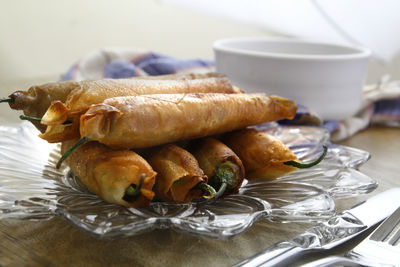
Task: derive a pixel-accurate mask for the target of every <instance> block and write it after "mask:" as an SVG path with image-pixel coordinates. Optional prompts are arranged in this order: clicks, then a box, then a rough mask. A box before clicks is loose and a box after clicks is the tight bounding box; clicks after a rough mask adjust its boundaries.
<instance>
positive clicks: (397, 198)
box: [234, 187, 400, 267]
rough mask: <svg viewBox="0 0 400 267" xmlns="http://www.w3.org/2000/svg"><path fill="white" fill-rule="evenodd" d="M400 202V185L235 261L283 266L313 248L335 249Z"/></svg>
mask: <svg viewBox="0 0 400 267" xmlns="http://www.w3.org/2000/svg"><path fill="white" fill-rule="evenodd" d="M399 205H400V187H396V188H393V189H390V190H387V191H385V192H383V193H380V194H378V195H376V196H373V197H371V198H370V199H368V200H366V201H363V202H361V203H359V204H357V205H355V206H354V207H352V208H351V209H349V210H346V211H344V212H341V213H340V214H338V215H336V216H334V217H332V218H331V219H330V220H328V221H327V222H324V223H319V224H317V225H315V226H314V227H312V228H310V229H308V230H307V231H306V232H304V233H302V234H300V235H298V236H296V237H294V238H293V239H291V240H289V241H285V242H279V243H277V244H275V245H273V246H272V247H270V248H268V249H267V250H264V251H262V252H260V253H258V254H256V255H254V256H252V257H250V258H248V259H246V260H244V261H242V262H240V263H238V264H236V265H234V266H235V267H239V266H252V267H253V266H281V265H285V264H288V263H289V262H293V260H294V259H296V258H298V257H299V256H301V255H304V254H306V253H310V252H317V251H325V250H329V249H332V248H334V247H336V246H338V245H340V244H342V243H344V242H346V241H348V240H350V239H352V238H353V237H356V236H357V235H359V234H361V233H363V232H364V231H366V230H367V229H368V228H370V227H372V226H374V225H376V224H377V223H378V222H380V221H382V220H384V219H385V218H386V217H388V216H389V215H390V214H391V213H393V212H394V211H395V210H396V209H397V208H398V207H399Z"/></svg>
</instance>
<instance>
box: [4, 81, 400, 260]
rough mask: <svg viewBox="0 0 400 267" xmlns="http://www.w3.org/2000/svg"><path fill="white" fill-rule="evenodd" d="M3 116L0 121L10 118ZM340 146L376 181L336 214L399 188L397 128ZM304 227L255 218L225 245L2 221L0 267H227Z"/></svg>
mask: <svg viewBox="0 0 400 267" xmlns="http://www.w3.org/2000/svg"><path fill="white" fill-rule="evenodd" d="M1 86H2V85H1V84H0V88H1ZM11 87H12V86H11ZM3 89H6V88H4V85H3ZM7 89H10V86H8V85H7ZM11 89H13V88H11ZM14 89H16V88H14ZM3 110H4V108H1V109H0V111H3ZM5 112H6V113H1V114H3V118H1V120H0V121H8V120H10V119H9V117H8V115H7V112H8V111H5ZM4 114H6V115H4ZM341 144H344V145H348V146H352V147H356V148H360V149H364V150H367V151H369V152H370V153H371V155H372V157H371V159H370V160H369V161H368V162H367V163H366V164H364V165H363V166H362V167H361V171H362V172H363V173H365V174H366V175H368V176H370V177H373V178H374V179H375V180H377V181H378V183H379V187H378V189H376V190H375V191H374V192H372V193H370V194H367V195H362V196H359V197H354V198H349V199H342V200H339V201H337V208H338V210H342V209H345V208H348V207H350V206H352V205H353V204H355V203H357V202H360V201H361V200H363V199H366V198H368V197H370V196H372V195H374V194H377V193H379V192H382V191H384V190H386V189H389V188H392V187H400V175H399V173H400V161H399V159H400V156H399V151H400V129H396V128H384V127H382V128H380V127H371V128H368V129H367V130H364V131H362V132H360V133H358V134H356V135H355V136H353V137H351V138H349V139H348V140H345V141H343V142H341ZM310 226H311V225H310V224H296V223H288V224H279V223H270V222H268V221H265V220H261V221H258V222H257V223H255V224H254V225H253V226H252V227H251V228H250V229H249V230H248V231H246V232H244V233H242V234H240V235H238V236H237V237H234V238H233V239H231V240H229V241H220V240H214V239H210V238H203V237H197V236H193V235H188V234H183V233H179V232H175V231H173V230H154V231H151V232H148V233H145V234H141V235H138V236H133V237H129V238H119V239H114V240H101V239H98V238H96V237H93V236H92V235H89V234H88V233H86V232H84V231H83V230H80V229H78V228H77V227H76V226H74V225H72V224H71V223H70V222H69V221H67V220H66V219H64V218H62V217H54V218H52V219H49V220H46V221H27V220H15V219H7V220H1V221H0V266H71V265H73V266H114V265H115V266H121V265H129V266H231V265H232V264H235V263H237V262H240V261H242V260H244V259H246V258H247V257H249V256H251V255H253V254H255V253H257V252H259V251H261V250H263V249H266V248H268V247H269V246H271V245H272V244H274V243H276V242H278V241H282V240H286V239H289V238H291V237H294V236H295V235H297V234H299V233H301V232H302V231H304V230H305V229H307V228H309V227H310Z"/></svg>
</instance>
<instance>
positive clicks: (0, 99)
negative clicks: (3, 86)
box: [0, 97, 15, 103]
mask: <svg viewBox="0 0 400 267" xmlns="http://www.w3.org/2000/svg"><path fill="white" fill-rule="evenodd" d="M3 102H8V103H14V102H15V99H14V98H12V97H8V98H0V103H3Z"/></svg>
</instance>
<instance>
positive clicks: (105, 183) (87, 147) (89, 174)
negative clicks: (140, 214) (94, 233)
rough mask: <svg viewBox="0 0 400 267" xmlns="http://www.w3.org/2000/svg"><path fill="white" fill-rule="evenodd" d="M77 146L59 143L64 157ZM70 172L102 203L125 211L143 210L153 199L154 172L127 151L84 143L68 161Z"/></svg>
mask: <svg viewBox="0 0 400 267" xmlns="http://www.w3.org/2000/svg"><path fill="white" fill-rule="evenodd" d="M75 143H76V140H70V141H66V142H63V143H62V148H61V151H62V153H64V152H65V151H66V150H67V149H68V148H70V147H71V146H72V145H73V144H75ZM67 163H68V165H69V167H70V168H71V171H72V172H73V173H74V174H75V176H77V177H78V178H79V179H80V180H81V181H82V183H83V184H85V185H86V187H87V188H88V189H89V190H90V191H91V192H93V193H95V194H97V195H98V196H99V197H101V198H102V199H103V200H105V201H107V202H110V203H115V204H119V205H123V206H126V207H134V208H138V207H146V206H148V205H149V203H150V201H151V200H152V199H153V197H154V192H153V191H152V188H153V186H154V183H155V177H156V172H155V171H153V169H152V168H151V166H150V165H149V164H148V163H147V161H146V160H144V159H143V158H142V157H141V156H139V155H138V154H136V153H135V152H133V151H130V150H113V149H110V148H108V147H107V146H105V145H102V144H100V143H97V142H90V143H86V144H84V145H83V146H81V147H79V148H78V149H77V150H75V151H74V152H73V153H72V154H71V155H70V157H69V158H68V159H67Z"/></svg>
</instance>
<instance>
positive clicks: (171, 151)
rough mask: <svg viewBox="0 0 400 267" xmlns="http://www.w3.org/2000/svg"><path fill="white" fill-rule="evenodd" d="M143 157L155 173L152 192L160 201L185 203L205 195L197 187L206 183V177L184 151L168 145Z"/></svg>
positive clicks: (190, 156)
mask: <svg viewBox="0 0 400 267" xmlns="http://www.w3.org/2000/svg"><path fill="white" fill-rule="evenodd" d="M145 157H146V159H147V160H148V162H149V163H150V165H151V166H152V167H153V168H154V170H155V171H156V172H157V177H156V184H155V186H154V192H155V193H156V196H157V197H159V198H161V199H162V200H164V201H169V202H178V203H185V202H190V201H192V200H193V199H198V198H201V197H203V196H204V194H205V193H206V194H207V192H204V190H202V189H201V188H200V187H199V185H200V184H205V183H207V176H205V175H204V173H203V171H202V170H201V169H200V167H199V164H198V162H197V160H196V159H195V158H194V157H193V155H192V154H190V153H189V152H188V151H186V150H185V149H183V148H181V147H179V146H177V145H174V144H168V145H165V146H162V147H161V148H156V149H154V150H153V151H151V152H149V154H148V155H147V156H145Z"/></svg>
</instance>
